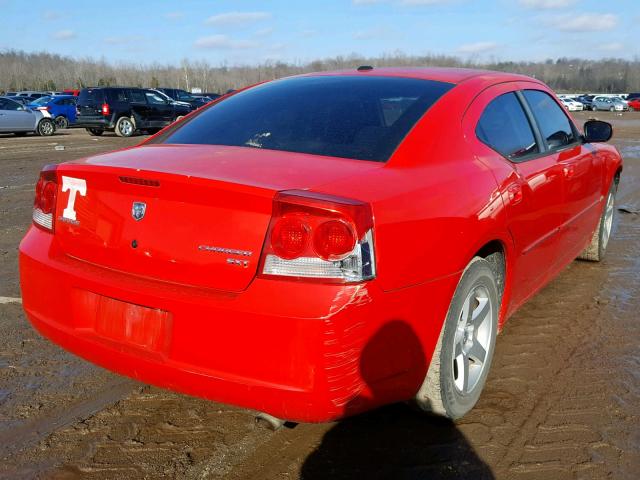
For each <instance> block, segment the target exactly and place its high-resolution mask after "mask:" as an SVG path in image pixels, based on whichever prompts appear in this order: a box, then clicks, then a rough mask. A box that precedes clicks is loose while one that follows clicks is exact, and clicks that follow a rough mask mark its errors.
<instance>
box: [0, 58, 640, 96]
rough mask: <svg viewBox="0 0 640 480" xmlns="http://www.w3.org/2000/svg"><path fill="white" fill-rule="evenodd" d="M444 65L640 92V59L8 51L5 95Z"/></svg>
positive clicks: (1, 63) (560, 84)
mask: <svg viewBox="0 0 640 480" xmlns="http://www.w3.org/2000/svg"><path fill="white" fill-rule="evenodd" d="M359 65H373V66H377V67H390V66H396V67H403V66H415V67H422V66H444V67H468V68H486V69H489V70H498V71H504V72H512V73H521V74H524V75H529V76H532V77H535V78H538V79H540V80H542V81H544V82H545V83H547V84H548V85H549V86H551V87H552V88H553V89H555V90H556V91H560V92H599V93H625V92H640V59H638V58H636V59H634V60H631V61H629V60H623V59H615V58H610V59H602V60H586V59H580V58H558V59H553V60H552V59H549V60H546V61H541V62H505V61H496V60H493V61H481V60H479V59H467V60H463V59H460V58H457V57H452V56H445V55H420V56H417V55H405V54H403V53H402V52H395V53H392V54H385V55H381V56H378V57H364V56H361V55H358V54H351V55H348V56H337V57H333V58H325V59H320V60H315V61H312V62H307V63H286V62H280V61H267V62H263V63H260V64H256V65H246V66H228V65H226V64H220V65H212V64H210V63H209V62H206V61H200V60H199V61H192V60H188V59H184V60H182V61H181V62H180V64H179V65H171V64H159V63H147V64H133V63H112V62H108V61H106V60H105V59H104V58H102V59H99V60H97V59H93V58H80V59H76V58H71V57H67V56H62V55H57V54H53V53H48V52H37V53H28V52H24V51H17V50H8V51H3V52H0V91H15V90H62V89H66V88H83V87H88V86H115V85H120V86H138V87H152V88H158V87H173V88H183V89H185V90H188V91H190V90H191V89H192V88H200V89H202V91H203V92H219V93H223V92H226V91H227V90H229V89H237V88H242V87H244V86H247V85H251V84H254V83H257V82H261V81H265V80H272V79H275V78H280V77H284V76H287V75H295V74H298V73H305V72H313V71H322V70H337V69H348V68H354V67H357V66H359Z"/></svg>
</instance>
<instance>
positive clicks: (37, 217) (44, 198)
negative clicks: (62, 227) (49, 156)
mask: <svg viewBox="0 0 640 480" xmlns="http://www.w3.org/2000/svg"><path fill="white" fill-rule="evenodd" d="M57 192H58V183H57V178H56V171H55V166H52V165H47V166H46V167H44V169H43V170H42V172H40V178H39V179H38V183H37V184H36V196H35V199H34V201H33V223H34V224H35V225H37V226H38V227H40V228H43V229H44V230H47V231H53V218H54V216H55V210H56V196H57Z"/></svg>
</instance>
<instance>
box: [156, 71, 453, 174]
mask: <svg viewBox="0 0 640 480" xmlns="http://www.w3.org/2000/svg"><path fill="white" fill-rule="evenodd" d="M452 87H453V85H452V84H450V83H443V82H436V81H431V80H418V79H411V78H392V77H350V76H335V77H331V76H317V77H297V78H289V79H285V80H279V81H275V82H271V83H267V84H264V85H260V86H257V87H254V88H251V89H249V90H247V91H244V92H240V93H238V94H236V95H234V96H232V97H229V98H227V99H225V100H223V101H222V102H220V103H218V104H216V105H214V106H212V107H210V108H207V109H205V110H204V111H202V113H200V114H198V115H196V116H194V117H193V118H192V119H190V120H189V121H187V122H186V123H184V124H182V125H180V126H178V127H177V128H175V129H173V130H169V131H168V132H167V133H166V134H165V135H163V136H160V137H159V138H157V139H154V143H156V142H159V143H171V144H209V145H229V146H240V147H250V148H265V149H269V150H281V151H287V152H299V153H310V154H315V155H327V156H333V157H343V158H352V159H358V160H373V161H380V162H385V161H387V160H388V159H389V157H390V156H391V154H392V153H393V152H394V151H395V149H396V148H397V146H398V145H399V144H400V142H401V141H402V140H403V139H404V137H405V135H406V134H407V133H408V132H409V130H410V129H411V128H412V127H413V126H414V125H415V123H416V122H417V121H418V120H419V119H420V117H422V115H423V114H424V113H425V112H426V111H427V109H428V108H429V107H431V105H433V104H434V103H435V102H436V100H438V99H439V98H440V97H441V96H442V95H443V94H444V93H445V92H447V91H448V90H449V89H451V88H452Z"/></svg>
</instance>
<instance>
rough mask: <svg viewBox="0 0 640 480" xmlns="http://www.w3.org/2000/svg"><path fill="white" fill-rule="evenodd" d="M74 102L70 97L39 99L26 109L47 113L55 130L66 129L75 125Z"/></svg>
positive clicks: (57, 96)
mask: <svg viewBox="0 0 640 480" xmlns="http://www.w3.org/2000/svg"><path fill="white" fill-rule="evenodd" d="M76 100H77V97H74V96H72V95H56V96H51V97H40V98H38V99H37V100H34V101H33V102H31V103H30V104H29V105H28V107H29V108H32V109H35V110H45V111H47V112H49V113H50V114H51V118H53V121H54V122H55V123H56V127H57V128H68V127H69V126H70V125H73V124H75V123H76Z"/></svg>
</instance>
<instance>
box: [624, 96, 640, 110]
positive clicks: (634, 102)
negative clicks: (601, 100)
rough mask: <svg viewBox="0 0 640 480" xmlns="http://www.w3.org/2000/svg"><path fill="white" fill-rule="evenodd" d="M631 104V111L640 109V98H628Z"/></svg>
mask: <svg viewBox="0 0 640 480" xmlns="http://www.w3.org/2000/svg"><path fill="white" fill-rule="evenodd" d="M627 103H628V104H629V110H631V111H634V110H635V111H640V98H632V99H631V100H627Z"/></svg>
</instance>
